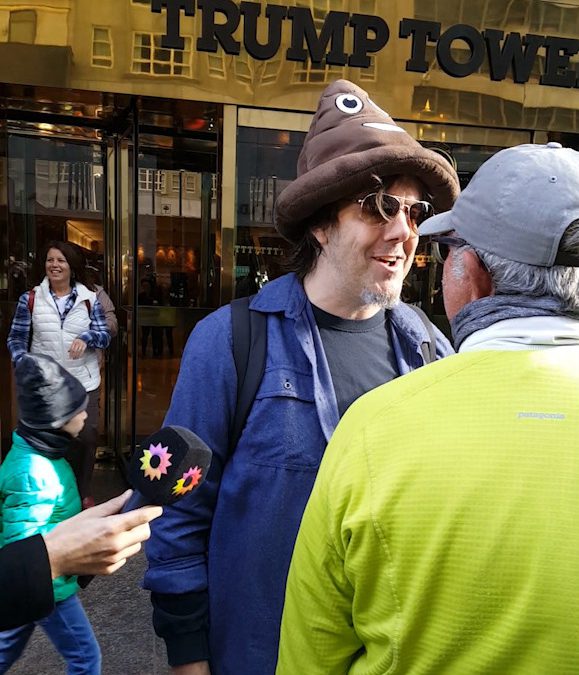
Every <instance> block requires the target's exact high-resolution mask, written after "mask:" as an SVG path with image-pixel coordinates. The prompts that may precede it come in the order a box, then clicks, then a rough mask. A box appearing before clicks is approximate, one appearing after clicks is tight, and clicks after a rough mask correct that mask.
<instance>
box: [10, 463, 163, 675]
mask: <svg viewBox="0 0 579 675" xmlns="http://www.w3.org/2000/svg"><path fill="white" fill-rule="evenodd" d="M94 488H95V489H94V495H95V500H96V501H97V502H102V501H105V500H106V499H108V498H109V497H113V496H115V495H117V494H119V493H121V492H122V491H123V490H124V489H125V484H124V481H123V478H122V476H121V474H120V472H119V471H118V469H115V468H114V467H113V465H112V464H108V463H101V464H97V467H96V468H95V473H94ZM145 566H146V560H145V555H144V553H143V552H142V551H141V552H140V553H139V554H138V555H136V556H134V557H133V558H131V559H130V560H128V561H127V563H126V565H124V566H123V567H122V568H121V569H120V570H119V571H118V572H116V573H115V574H114V575H112V576H110V577H96V578H95V579H94V580H93V581H92V582H91V583H90V585H89V586H88V588H86V589H85V590H84V591H81V592H80V596H79V597H80V598H81V600H82V603H83V605H84V607H85V610H86V612H87V614H88V616H89V618H90V621H91V623H92V626H93V629H94V632H95V634H96V636H97V639H98V641H99V644H100V647H101V651H102V655H103V669H102V675H164V674H165V673H167V672H168V666H167V658H166V652H165V644H164V642H163V641H162V640H160V639H159V638H157V637H156V635H155V633H154V631H153V626H152V622H151V603H150V601H149V593H148V592H146V591H144V590H142V589H141V588H140V583H141V580H142V578H143V573H144V570H145ZM9 673H10V675H62V674H64V673H66V666H65V662H64V660H63V659H62V658H61V657H60V655H59V654H58V653H57V652H56V650H55V649H54V647H53V646H52V643H51V642H50V641H49V640H48V638H47V637H46V635H45V633H44V632H43V630H42V629H41V628H38V627H37V628H36V630H35V631H34V634H33V635H32V638H31V639H30V642H29V643H28V646H27V647H26V649H25V650H24V653H23V655H22V657H21V658H20V660H19V661H18V662H17V663H16V664H15V665H14V666H13V667H12V668H11V669H10V670H9Z"/></svg>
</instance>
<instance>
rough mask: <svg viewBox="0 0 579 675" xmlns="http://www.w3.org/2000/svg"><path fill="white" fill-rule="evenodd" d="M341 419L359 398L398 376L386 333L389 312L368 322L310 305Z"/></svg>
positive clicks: (387, 332)
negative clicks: (335, 314)
mask: <svg viewBox="0 0 579 675" xmlns="http://www.w3.org/2000/svg"><path fill="white" fill-rule="evenodd" d="M312 309H313V311H314V317H315V319H316V323H317V324H318V328H319V330H320V335H321V337H322V344H323V345H324V351H325V353H326V358H327V359H328V365H329V367H330V374H331V375H332V382H333V383H334V390H335V392H336V398H337V400H338V411H339V413H340V417H342V415H343V414H344V413H345V412H346V410H347V409H348V407H349V406H350V405H351V404H352V403H353V402H354V401H355V400H356V399H357V398H359V397H360V396H362V394H365V393H366V392H367V391H370V390H371V389H374V388H375V387H378V386H379V385H381V384H384V383H385V382H390V380H393V379H394V378H395V377H398V375H399V374H400V373H399V372H398V366H397V364H396V358H395V354H394V349H393V347H392V340H391V337H390V330H389V319H388V311H387V310H384V311H380V312H378V313H377V314H375V315H374V316H373V317H371V318H370V319H362V320H360V321H354V320H350V319H341V318H340V317H339V316H334V315H333V314H328V312H324V310H323V309H320V308H319V307H316V306H314V305H312Z"/></svg>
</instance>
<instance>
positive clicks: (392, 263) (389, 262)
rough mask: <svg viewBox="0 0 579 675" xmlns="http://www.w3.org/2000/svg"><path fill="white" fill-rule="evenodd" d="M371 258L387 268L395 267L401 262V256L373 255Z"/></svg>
mask: <svg viewBox="0 0 579 675" xmlns="http://www.w3.org/2000/svg"><path fill="white" fill-rule="evenodd" d="M372 258H373V259H374V260H377V261H378V262H380V263H382V264H383V265H386V266H387V267H396V264H397V263H398V261H402V260H403V258H402V256H399V255H375V256H372Z"/></svg>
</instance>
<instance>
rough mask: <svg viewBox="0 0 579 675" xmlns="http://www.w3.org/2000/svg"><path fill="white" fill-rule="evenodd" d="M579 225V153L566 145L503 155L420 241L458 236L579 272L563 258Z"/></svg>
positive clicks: (423, 229) (520, 148) (510, 256)
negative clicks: (564, 242)
mask: <svg viewBox="0 0 579 675" xmlns="http://www.w3.org/2000/svg"><path fill="white" fill-rule="evenodd" d="M574 220H579V152H577V151H575V150H571V149H570V148H564V147H563V146H562V145H561V144H560V143H555V142H550V143H547V144H546V145H533V144H527V145H517V146H515V147H513V148H506V149H505V150H501V151H500V152H497V154H496V155H493V156H492V157H491V158H489V159H488V160H487V161H486V162H485V163H484V164H483V165H482V166H481V167H480V168H479V170H478V171H477V172H476V173H475V175H474V176H473V178H472V180H471V181H470V183H469V184H468V185H467V187H466V188H465V189H464V190H463V191H462V193H461V194H460V195H459V197H458V199H457V200H456V202H455V204H454V206H453V207H452V209H451V210H450V211H446V212H445V213H439V214H438V215H436V216H433V217H432V218H429V219H428V220H427V221H425V222H424V223H423V224H422V225H421V226H420V228H419V232H420V236H429V235H437V234H444V233H446V232H451V231H453V230H454V231H456V233H457V234H458V236H460V237H461V238H462V239H464V240H466V241H467V242H468V243H469V244H471V245H472V246H473V247H474V248H476V249H479V250H481V251H488V252H489V253H495V254H496V255H499V256H501V257H502V258H506V259H507V260H513V261H515V262H521V263H527V264H528V265H539V266H541V267H552V266H553V265H567V266H575V267H577V266H579V257H578V256H573V255H570V254H558V249H559V243H560V241H561V237H562V236H563V233H564V232H565V230H566V229H567V228H568V227H569V225H570V224H571V223H572V222H573V221H574Z"/></svg>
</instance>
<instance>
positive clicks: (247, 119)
mask: <svg viewBox="0 0 579 675" xmlns="http://www.w3.org/2000/svg"><path fill="white" fill-rule="evenodd" d="M312 118H313V114H309V113H294V112H281V111H279V110H262V109H258V108H239V109H238V117H237V119H238V124H239V126H240V127H252V128H256V129H285V130H287V131H308V129H309V128H310V124H311V121H312Z"/></svg>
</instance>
